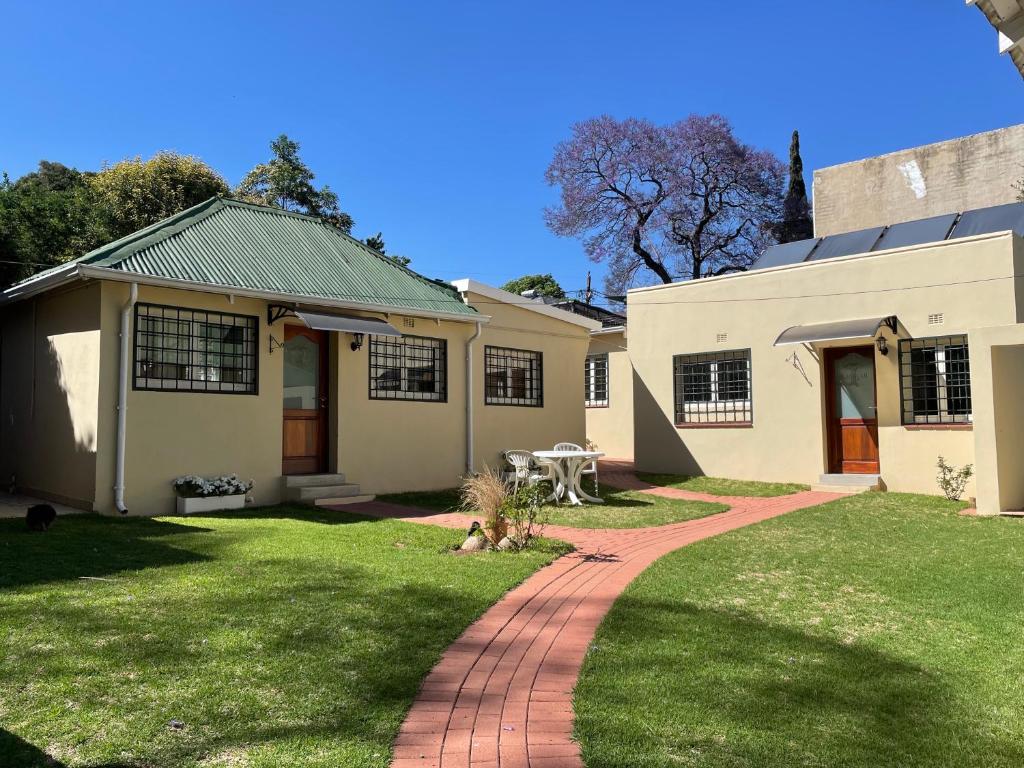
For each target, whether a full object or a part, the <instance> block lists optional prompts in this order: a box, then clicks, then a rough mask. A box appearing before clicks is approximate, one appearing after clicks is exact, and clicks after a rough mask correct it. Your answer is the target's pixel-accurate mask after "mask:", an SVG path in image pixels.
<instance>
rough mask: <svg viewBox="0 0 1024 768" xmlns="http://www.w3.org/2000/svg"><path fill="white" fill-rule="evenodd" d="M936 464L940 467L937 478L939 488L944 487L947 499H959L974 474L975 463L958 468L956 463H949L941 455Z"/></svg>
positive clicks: (943, 490)
mask: <svg viewBox="0 0 1024 768" xmlns="http://www.w3.org/2000/svg"><path fill="white" fill-rule="evenodd" d="M936 466H937V467H938V468H939V474H938V477H937V478H936V479H937V480H938V483H939V488H941V489H942V492H943V493H944V494H945V495H946V498H947V499H949V500H950V501H958V500H959V499H960V497H961V496H963V495H964V488H966V487H967V481H968V480H970V479H971V477H972V476H973V475H974V465H973V464H965V465H964V466H963V467H962V468H961V469H957V468H956V467H955V466H954V465H952V464H947V463H946V460H945V459H944V458H942V457H941V456H939V461H938V463H937V464H936Z"/></svg>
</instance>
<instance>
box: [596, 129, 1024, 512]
mask: <svg viewBox="0 0 1024 768" xmlns="http://www.w3.org/2000/svg"><path fill="white" fill-rule="evenodd" d="M1021 135H1024V134H1022V133H1021V131H1020V130H1019V126H1018V127H1017V128H1013V129H1008V131H1007V133H1006V134H1004V135H1003V136H1000V137H992V136H989V137H982V139H980V140H976V141H970V140H968V141H961V142H959V143H958V144H957V145H956V146H957V147H958V149H957V151H955V152H948V153H947V152H945V149H944V148H939V149H940V150H942V151H938V152H937V151H936V147H935V146H932V147H922V148H917V149H916V150H907V151H906V152H905V153H902V155H903V156H902V157H899V158H896V159H897V160H898V162H893V161H892V160H893V158H891V157H890V156H884V157H883V158H872V159H869V160H865V161H861V162H860V163H858V164H847V165H846V166H840V167H837V168H834V169H826V172H825V173H821V174H819V173H816V174H815V192H814V196H815V202H816V204H818V203H819V201H825V202H823V204H822V206H821V209H820V213H819V210H818V209H816V211H815V220H816V225H815V232H816V235H817V236H816V237H814V238H811V239H809V240H805V241H801V242H796V243H788V244H785V245H779V246H775V247H772V248H769V249H768V250H767V251H766V252H765V253H764V254H763V255H762V256H761V257H760V259H759V260H758V261H757V263H755V264H754V266H753V268H751V269H750V270H748V271H746V272H740V273H733V274H727V275H723V276H720V277H714V278H708V279H703V280H699V281H691V282H681V283H672V284H668V285H658V286H653V287H646V288H639V289H636V290H632V291H630V292H629V295H628V308H629V310H628V317H629V325H628V328H629V335H628V338H629V344H628V347H629V350H628V359H629V362H630V363H631V365H632V367H633V372H634V375H633V399H632V409H633V423H634V438H635V460H636V464H637V467H638V469H641V470H644V471H651V472H670V473H683V474H705V475H712V476H722V477H730V478H742V479H750V480H765V481H797V482H805V483H809V484H812V485H816V486H820V487H829V488H846V489H851V490H853V489H857V488H864V487H879V488H883V489H889V490H892V491H911V492H921V493H931V494H934V493H939V492H940V489H939V486H938V484H937V480H936V475H937V469H936V464H937V461H938V458H939V456H942V457H944V458H945V460H946V461H947V462H949V463H952V464H954V465H957V466H963V465H966V464H972V465H974V467H975V471H976V475H975V478H974V480H973V481H972V482H971V483H970V484H969V485H968V488H967V492H966V493H967V495H968V496H976V503H977V507H978V509H979V511H980V512H982V513H997V512H1001V511H1007V510H1020V509H1024V473H1022V472H1020V461H1021V457H1022V456H1024V406H1021V405H1020V397H1019V394H1018V389H1019V386H1020V382H1021V381H1022V380H1024V240H1022V237H1024V204H1021V203H1018V202H1005V203H1002V204H995V205H989V204H988V203H989V201H990V198H991V195H992V194H993V192H992V190H991V189H988V188H982V187H979V188H975V187H974V182H973V181H972V179H973V178H974V176H973V175H972V174H981V175H985V174H987V173H989V172H990V171H991V172H992V173H996V172H997V169H995V168H994V167H993V168H990V169H989V170H985V169H986V168H988V166H990V165H993V163H990V162H989V161H990V160H991V158H990V157H988V156H982V157H971V156H970V152H969V151H968V150H969V149H970V147H976V148H978V147H980V148H983V149H984V148H987V149H991V148H993V147H997V148H1004V149H1005V148H1006V147H1007V146H1008V145H1009V144H1013V143H1015V142H1017V141H1018V139H1019V138H1020V136H1021ZM1001 151H1002V150H1001ZM983 154H984V153H983ZM943 156H948V160H949V163H951V164H952V165H950V164H947V166H946V167H945V170H944V169H943V164H942V162H941V159H942V157H943ZM1016 156H1017V157H1019V158H1020V157H1024V152H1019V153H1018V154H1017V155H1016ZM914 160H917V161H918V162H917V164H916V166H913V167H917V168H918V170H919V171H920V173H908V172H907V169H911V168H912V165H911V161H914ZM1003 160H1005V157H1003V159H1002V160H1000V161H999V162H1002V161H1003ZM853 166H859V167H853ZM965 169H966V172H964V173H961V171H965ZM998 172H999V173H1005V169H998ZM883 177H884V178H883ZM950 178H961V179H962V180H963V181H964V184H965V185H966V186H965V187H964V188H956V186H955V185H953V184H951V182H950V181H949V179H950ZM932 181H934V182H935V183H934V184H931V182H932ZM900 184H902V192H900V191H899V185H900ZM826 185H831V186H827V187H826ZM844 185H846V186H847V187H848V189H849V192H848V194H847V193H844V189H843V188H844ZM836 187H839V188H838V189H837V188H836ZM865 189H869V190H881V192H880V194H883V195H887V196H889V197H891V198H892V200H893V203H892V205H891V208H892V210H893V212H894V213H893V216H894V218H893V219H892V220H890V221H888V222H881V221H879V219H878V217H879V211H878V209H877V206H874V205H864V206H860V207H859V206H858V205H853V204H850V205H848V206H847V207H846V208H844V207H843V206H842V205H840V204H839V203H840V201H842V200H843V199H847V200H851V199H855V198H856V196H857V195H858V194H863V191H864V190H865ZM886 190H888V191H886ZM998 194H999V195H1002V196H1009V197H1010V199H1011V200H1012V196H1013V195H1014V194H1015V192H1014V191H1013V190H1012V188H1009V189H1007V190H1001V191H999V192H998ZM932 195H934V196H935V198H936V199H935V200H924V199H923V198H925V197H927V196H932ZM944 200H945V201H947V202H948V201H950V200H956V201H959V202H961V203H966V204H968V205H970V204H971V203H976V202H977V201H978V200H982V201H983V204H981V205H978V206H977V207H971V208H967V209H959V210H957V209H954V210H950V211H945V212H943V213H940V214H936V213H935V212H934V206H936V205H942V204H943V202H942V201H944ZM826 202H827V204H826ZM922 206H923V207H922ZM915 213H917V214H921V213H924V215H921V216H920V217H918V218H914V215H913V214H915ZM819 216H820V217H821V218H820V219H819ZM839 218H841V219H842V221H844V222H846V223H847V224H850V225H853V226H856V227H857V228H856V229H853V230H849V231H842V230H840V229H838V227H837V224H836V221H837V220H839ZM597 338H599V337H598V336H593V335H592V351H593V344H594V341H593V340H594V339H597ZM616 406H617V404H616V403H615V402H614V401H613V402H612V407H611V409H612V410H614V408H615V407H616ZM588 415H589V412H588ZM590 426H591V425H590V421H589V419H588V429H589V428H590Z"/></svg>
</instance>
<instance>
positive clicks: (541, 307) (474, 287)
mask: <svg viewBox="0 0 1024 768" xmlns="http://www.w3.org/2000/svg"><path fill="white" fill-rule="evenodd" d="M451 284H452V285H453V286H454V287H455V290H456V291H458V292H459V293H478V294H480V295H481V296H485V297H486V298H488V299H493V300H494V301H498V302H501V303H502V304H510V305H512V306H515V307H519V308H520V309H525V310H528V311H531V312H536V313H537V314H539V315H546V316H547V317H550V318H552V319H554V320H561V321H562V322H563V323H569V324H571V325H578V326H580V327H582V328H586V329H587V330H589V331H594V330H597V329H598V328H600V327H601V321H600V320H591V319H590V318H589V317H583V315H577V314H575V313H573V312H569V311H568V310H565V309H559V308H558V307H556V306H553V305H551V304H543V303H541V302H537V301H533V300H532V299H527V298H524V297H523V296H519V295H518V294H515V293H511V292H509V291H503V290H502V289H501V288H495V287H494V286H493V285H488V284H487V283H481V282H478V281H476V280H473V279H471V278H468V277H464V278H462V279H460V280H452V283H451ZM467 303H468V302H467Z"/></svg>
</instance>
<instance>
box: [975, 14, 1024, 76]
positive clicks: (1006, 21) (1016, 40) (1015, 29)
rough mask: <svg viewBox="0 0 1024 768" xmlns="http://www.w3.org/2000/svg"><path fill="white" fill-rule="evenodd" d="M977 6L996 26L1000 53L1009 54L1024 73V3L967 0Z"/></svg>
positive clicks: (1020, 71) (1021, 72)
mask: <svg viewBox="0 0 1024 768" xmlns="http://www.w3.org/2000/svg"><path fill="white" fill-rule="evenodd" d="M966 3H967V5H974V6H977V8H978V10H980V11H981V12H982V13H983V14H985V18H986V19H988V20H989V23H990V24H991V25H992V26H993V27H994V28H995V30H996V33H997V37H998V45H999V53H1001V54H1009V56H1010V60H1011V61H1012V62H1013V65H1014V66H1015V67H1016V68H1017V71H1018V72H1019V73H1020V74H1021V75H1024V4H1022V2H1021V0H966Z"/></svg>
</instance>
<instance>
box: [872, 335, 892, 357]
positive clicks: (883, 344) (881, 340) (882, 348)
mask: <svg viewBox="0 0 1024 768" xmlns="http://www.w3.org/2000/svg"><path fill="white" fill-rule="evenodd" d="M875 342H876V343H877V344H878V351H879V352H881V353H882V354H883V355H888V354H889V343H888V342H887V341H886V340H885V336H879V337H878V338H877V339H875Z"/></svg>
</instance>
